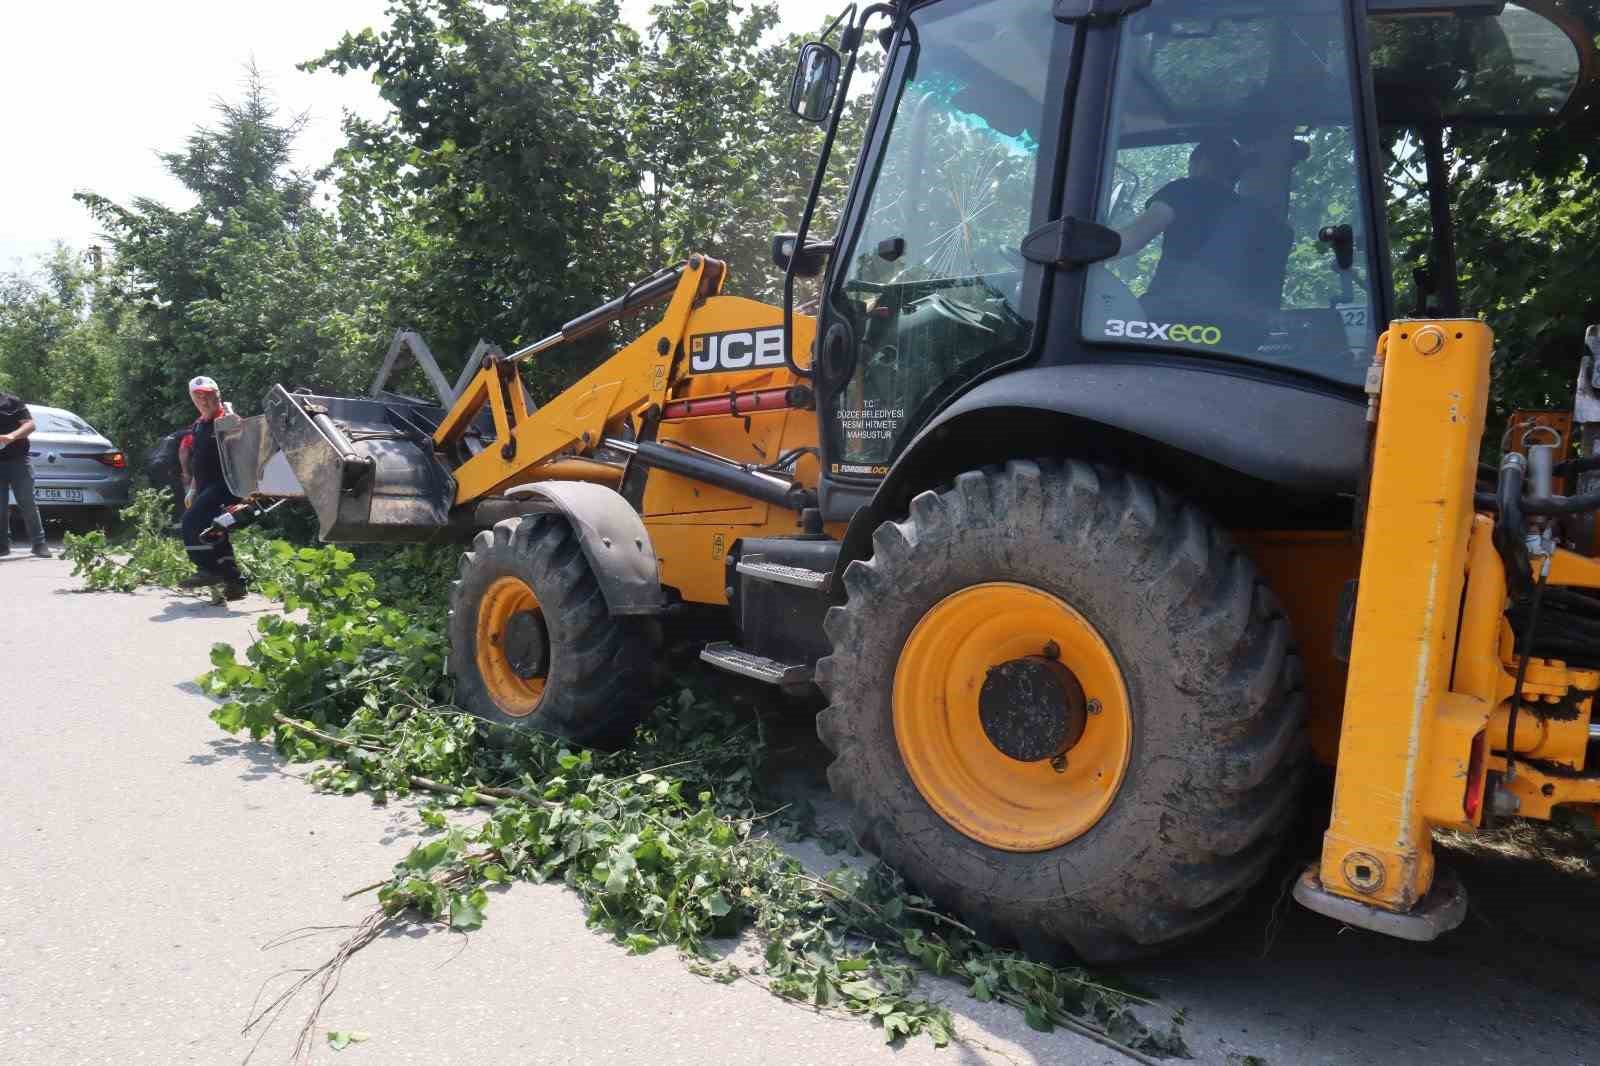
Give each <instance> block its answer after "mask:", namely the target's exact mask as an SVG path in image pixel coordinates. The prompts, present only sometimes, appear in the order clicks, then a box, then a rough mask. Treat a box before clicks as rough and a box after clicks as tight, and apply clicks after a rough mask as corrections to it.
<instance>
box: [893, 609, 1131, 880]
mask: <svg viewBox="0 0 1600 1066" xmlns="http://www.w3.org/2000/svg"><path fill="white" fill-rule="evenodd" d="M1033 657H1046V658H1050V659H1051V660H1052V661H1058V662H1059V663H1060V665H1061V666H1064V667H1066V668H1067V669H1068V670H1070V671H1071V672H1072V675H1073V676H1074V677H1075V678H1076V681H1077V683H1078V685H1079V686H1081V688H1082V692H1083V697H1084V701H1085V707H1086V713H1084V715H1083V716H1082V718H1081V721H1082V723H1083V725H1082V733H1081V735H1080V736H1078V737H1077V739H1076V743H1073V744H1072V745H1071V747H1070V748H1069V749H1068V750H1066V751H1065V752H1064V753H1063V754H1062V755H1061V756H1059V757H1057V758H1054V759H1051V758H1044V759H1037V760H1034V761H1028V762H1024V761H1019V760H1018V759H1016V758H1013V757H1011V756H1009V755H1007V754H1005V753H1004V752H1003V751H1001V750H1000V749H999V748H998V747H996V745H995V742H994V741H993V740H991V739H990V736H989V733H988V732H987V731H986V729H985V727H984V724H983V722H982V721H981V720H980V718H979V696H980V693H981V692H982V691H983V688H984V684H985V681H986V680H987V679H988V677H989V675H990V671H991V670H994V669H996V668H998V667H1000V666H1002V665H1004V664H1007V663H1012V662H1015V661H1016V660H1025V659H1030V658H1033ZM1065 713H1066V712H1065V708H1064V709H1063V714H1065ZM894 733H895V740H896V741H897V742H898V743H899V746H900V755H901V758H902V759H904V760H905V765H906V769H907V770H908V771H909V772H910V774H911V780H912V781H913V782H915V784H916V786H917V789H918V790H919V791H920V792H921V793H922V796H923V798H924V799H926V800H927V801H928V804H929V805H930V806H931V807H933V809H934V810H936V811H938V812H939V815H940V817H942V818H944V820H945V821H946V822H948V823H949V824H950V825H951V826H952V827H954V828H955V829H957V830H958V831H960V832H961V833H964V834H965V835H967V836H969V837H971V838H972V839H974V840H977V841H979V842H981V843H984V844H987V845H989V846H990V847H994V848H999V849H1001V850H1004V851H1016V852H1031V851H1046V850H1048V849H1050V848H1055V847H1060V846H1061V845H1062V844H1065V843H1067V842H1068V841H1071V840H1075V839H1077V838H1078V837H1079V836H1082V835H1083V834H1084V833H1086V832H1088V831H1089V829H1090V828H1091V827H1092V826H1093V825H1094V824H1095V823H1096V822H1098V821H1099V820H1100V818H1101V816H1103V815H1104V814H1105V813H1106V811H1107V809H1109V808H1110V806H1111V801H1112V800H1114V799H1115V798H1116V795H1117V789H1118V788H1119V787H1120V786H1121V784H1122V778H1123V775H1124V774H1125V773H1126V772H1127V768H1128V756H1129V753H1130V751H1131V750H1132V746H1133V719H1132V715H1131V714H1130V713H1129V703H1128V690H1127V686H1126V685H1125V684H1124V683H1123V678H1122V671H1121V670H1120V669H1119V668H1118V666H1117V662H1116V659H1115V657H1114V656H1113V655H1112V654H1111V649H1110V647H1109V646H1107V644H1106V642H1105V640H1104V639H1103V638H1102V637H1101V636H1100V634H1099V633H1098V632H1097V631H1096V630H1095V628H1094V626H1092V625H1090V624H1089V622H1088V621H1087V620H1086V619H1085V618H1084V617H1083V616H1082V615H1081V614H1079V613H1078V612H1077V611H1075V610H1073V609H1072V608H1071V607H1069V606H1067V604H1066V603H1064V602H1062V601H1061V600H1060V599H1057V598H1056V597H1055V596H1052V595H1050V594H1049V593H1046V592H1042V591H1040V590H1039V589H1035V588H1031V587H1029V586H1027V585H1019V584H1012V583H994V584H985V585H974V586H972V587H971V588H968V589H963V590H962V591H960V592H957V593H955V594H954V595H951V596H948V597H946V598H945V599H944V600H941V601H940V602H939V603H938V604H936V605H934V607H933V608H932V609H931V610H929V611H928V613H927V614H925V615H923V617H922V620H921V621H920V622H918V623H917V627H916V628H915V629H914V630H912V632H911V637H910V639H908V640H907V641H906V644H905V647H904V648H903V649H902V650H901V652H900V661H899V664H898V666H897V667H896V668H895V675H894Z"/></svg>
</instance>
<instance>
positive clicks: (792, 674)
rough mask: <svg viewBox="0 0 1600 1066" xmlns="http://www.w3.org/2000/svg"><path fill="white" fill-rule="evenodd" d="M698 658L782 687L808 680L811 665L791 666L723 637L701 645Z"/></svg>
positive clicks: (718, 667) (742, 675)
mask: <svg viewBox="0 0 1600 1066" xmlns="http://www.w3.org/2000/svg"><path fill="white" fill-rule="evenodd" d="M700 661H701V662H704V663H710V664H711V665H712V666H715V667H716V668H717V669H718V670H725V671H727V672H728V673H730V674H738V675H739V676H740V677H749V678H753V679H755V680H757V681H764V682H766V683H767V684H769V685H781V686H783V687H784V688H794V687H798V686H800V685H807V684H810V683H811V667H809V666H791V665H789V664H788V663H780V662H778V661H777V660H775V659H768V658H766V657H764V656H761V655H754V654H752V653H750V652H747V651H745V650H744V649H743V648H739V647H735V646H734V645H732V644H729V643H728V642H727V641H721V642H718V643H716V644H707V645H706V646H705V647H704V648H703V649H701V652H700Z"/></svg>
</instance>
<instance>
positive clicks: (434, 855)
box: [402, 839, 450, 873]
mask: <svg viewBox="0 0 1600 1066" xmlns="http://www.w3.org/2000/svg"><path fill="white" fill-rule="evenodd" d="M449 857H450V841H449V840H448V839H445V840H435V841H434V842H433V843H431V844H423V845H420V846H418V847H415V848H412V849H411V853H410V854H409V855H407V856H406V857H405V859H404V860H403V861H402V865H404V866H405V867H406V868H407V869H411V870H419V871H422V872H424V873H426V872H427V871H429V870H432V869H433V868H434V867H436V866H438V865H439V864H440V863H442V862H444V861H445V860H446V859H447V858H449Z"/></svg>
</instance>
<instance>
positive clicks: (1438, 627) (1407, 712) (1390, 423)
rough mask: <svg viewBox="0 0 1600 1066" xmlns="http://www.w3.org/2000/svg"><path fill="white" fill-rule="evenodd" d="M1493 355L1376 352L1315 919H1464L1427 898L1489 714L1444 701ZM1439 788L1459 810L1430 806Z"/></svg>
mask: <svg viewBox="0 0 1600 1066" xmlns="http://www.w3.org/2000/svg"><path fill="white" fill-rule="evenodd" d="M1492 347H1493V335H1492V334H1491V333H1490V331H1489V329H1488V328H1487V327H1486V326H1484V325H1483V324H1482V323H1480V322H1477V321H1464V320H1462V321H1438V322H1418V321H1401V322H1396V323H1395V324H1394V325H1392V326H1391V327H1390V328H1389V331H1388V333H1386V334H1385V335H1384V337H1383V338H1382V339H1381V340H1380V341H1379V343H1378V364H1377V365H1378V366H1380V367H1381V368H1382V384H1381V398H1380V401H1379V415H1378V430H1377V439H1376V449H1375V453H1374V457H1373V468H1372V482H1371V489H1370V494H1369V497H1368V507H1367V515H1366V533H1365V548H1364V551H1363V554H1362V559H1361V575H1360V585H1359V591H1358V598H1357V603H1356V614H1355V633H1354V642H1353V644H1352V649H1351V659H1350V675H1349V687H1348V689H1347V694H1346V697H1345V707H1344V722H1343V726H1342V728H1341V733H1340V739H1339V761H1338V776H1337V779H1336V784H1335V786H1334V801H1333V819H1332V823H1331V825H1330V826H1329V828H1328V831H1327V833H1326V835H1325V836H1324V838H1323V849H1322V862H1321V864H1320V866H1318V867H1314V868H1313V869H1311V870H1309V871H1307V873H1306V875H1305V876H1304V877H1302V878H1301V881H1300V883H1299V884H1298V885H1297V886H1296V890H1295V898H1296V899H1298V900H1299V901H1300V902H1301V903H1302V904H1304V905H1306V906H1307V907H1309V908H1311V909H1312V910H1315V911H1318V912H1319V913H1323V914H1328V915H1329V916H1331V917H1335V918H1338V919H1339V920H1341V921H1344V922H1348V923H1349V924H1352V925H1356V926H1363V927H1367V928H1373V929H1376V930H1379V931H1381V932H1385V933H1389V934H1391V935H1397V936H1404V937H1408V938H1410V939H1415V940H1431V939H1433V938H1434V937H1435V936H1438V935H1439V934H1440V933H1442V932H1445V931H1446V930H1448V929H1451V928H1454V927H1455V926H1456V925H1458V924H1460V922H1461V919H1462V918H1463V917H1465V914H1466V900H1465V897H1464V895H1462V894H1461V893H1460V890H1459V888H1456V887H1455V886H1454V883H1453V881H1451V880H1450V879H1442V880H1441V883H1440V885H1439V891H1437V892H1434V893H1433V894H1431V895H1430V889H1432V888H1433V887H1434V884H1435V877H1434V863H1433V849H1432V842H1431V837H1430V832H1431V829H1432V827H1433V826H1434V825H1437V824H1459V823H1460V822H1461V821H1462V818H1463V815H1462V813H1461V810H1460V797H1461V796H1462V794H1463V793H1464V791H1465V788H1466V785H1467V779H1468V774H1467V773H1466V772H1465V771H1466V766H1467V760H1468V759H1469V758H1470V754H1471V749H1472V744H1473V740H1472V738H1473V737H1475V736H1476V735H1477V734H1479V733H1481V732H1482V731H1483V729H1484V726H1485V724H1486V723H1487V721H1488V719H1489V715H1490V713H1491V712H1492V710H1493V708H1494V704H1493V703H1492V702H1490V701H1489V700H1485V699H1483V698H1481V697H1479V696H1475V695H1471V694H1466V693H1459V692H1453V691H1451V664H1452V659H1453V657H1454V655H1455V650H1456V639H1457V629H1458V626H1459V624H1460V617H1461V602H1462V589H1463V587H1464V584H1465V581H1466V570H1467V561H1468V549H1469V542H1470V538H1471V533H1472V529H1473V518H1474V507H1473V493H1474V489H1475V484H1476V473H1477V463H1478V446H1479V441H1480V439H1481V438H1482V436H1483V428H1484V412H1485V408H1486V405H1487V398H1488V391H1489V357H1490V354H1491V350H1492ZM1446 778H1448V779H1449V781H1448V782H1446V783H1447V784H1448V785H1449V786H1450V787H1449V788H1444V787H1443V786H1442V785H1441V784H1440V782H1442V781H1444V779H1446ZM1445 793H1449V794H1450V796H1452V797H1454V798H1453V799H1452V800H1451V802H1453V803H1455V808H1456V809H1455V810H1454V811H1453V812H1442V811H1439V810H1437V809H1434V808H1436V807H1437V806H1438V804H1439V802H1440V801H1439V799H1438V797H1439V796H1441V795H1443V794H1445Z"/></svg>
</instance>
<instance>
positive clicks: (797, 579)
mask: <svg viewBox="0 0 1600 1066" xmlns="http://www.w3.org/2000/svg"><path fill="white" fill-rule="evenodd" d="M738 570H739V573H741V574H745V575H747V576H749V577H753V578H755V579H756V580H757V581H772V582H776V583H777V584H779V585H793V586H794V587H795V588H797V589H811V590H812V591H813V592H816V591H821V589H822V586H824V585H826V584H827V583H828V575H827V573H825V572H824V571H821V570H807V569H806V568H805V567H803V566H783V565H782V564H780V563H769V562H767V557H766V556H764V555H747V556H745V557H744V558H742V559H740V560H739V566H738Z"/></svg>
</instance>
